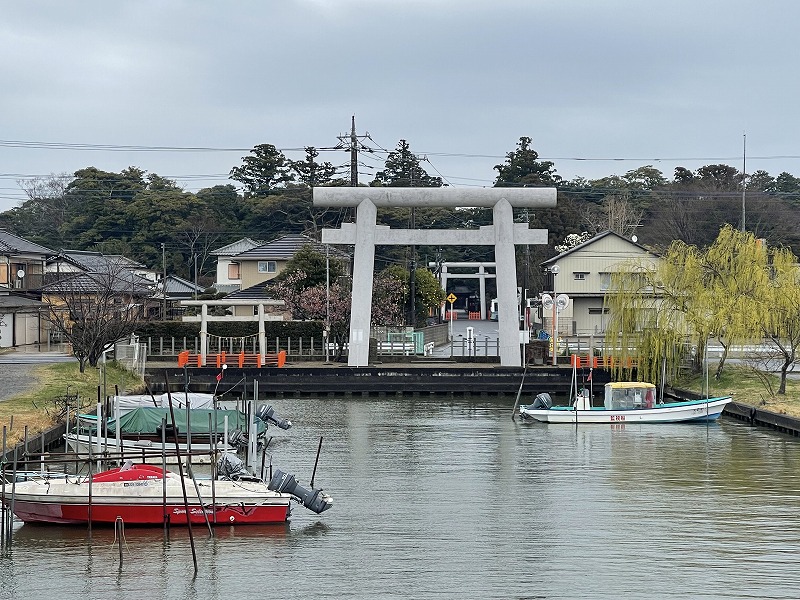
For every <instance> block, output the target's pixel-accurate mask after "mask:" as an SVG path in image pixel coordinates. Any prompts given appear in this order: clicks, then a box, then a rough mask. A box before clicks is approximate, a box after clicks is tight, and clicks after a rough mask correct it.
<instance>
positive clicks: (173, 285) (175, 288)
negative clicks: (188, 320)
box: [167, 275, 205, 295]
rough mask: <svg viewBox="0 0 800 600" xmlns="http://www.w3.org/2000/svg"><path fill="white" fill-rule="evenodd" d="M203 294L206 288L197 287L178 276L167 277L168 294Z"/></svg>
mask: <svg viewBox="0 0 800 600" xmlns="http://www.w3.org/2000/svg"><path fill="white" fill-rule="evenodd" d="M195 290H196V291H197V292H203V291H205V288H204V287H203V286H201V285H195V284H194V283H192V282H191V281H187V280H186V279H183V278H181V277H178V276H177V275H169V276H168V277H167V294H168V295H169V294H180V293H183V294H186V293H189V294H193V293H194V292H195Z"/></svg>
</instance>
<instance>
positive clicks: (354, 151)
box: [337, 115, 370, 187]
mask: <svg viewBox="0 0 800 600" xmlns="http://www.w3.org/2000/svg"><path fill="white" fill-rule="evenodd" d="M367 138H369V133H365V134H364V135H358V134H356V116H355V115H353V117H352V119H351V123H350V134H349V135H340V136H337V139H338V140H339V145H338V146H337V148H341V149H342V150H345V151H348V152H350V187H358V151H359V150H367V151H369V150H370V149H369V148H367V147H366V146H364V144H362V143H361V140H364V139H367Z"/></svg>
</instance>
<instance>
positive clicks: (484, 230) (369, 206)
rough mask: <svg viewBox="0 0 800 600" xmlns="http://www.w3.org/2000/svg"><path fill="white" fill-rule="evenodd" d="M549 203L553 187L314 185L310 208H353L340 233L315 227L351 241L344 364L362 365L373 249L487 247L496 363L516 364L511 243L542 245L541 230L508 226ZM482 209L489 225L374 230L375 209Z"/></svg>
mask: <svg viewBox="0 0 800 600" xmlns="http://www.w3.org/2000/svg"><path fill="white" fill-rule="evenodd" d="M555 205H556V190H555V188H486V189H483V188H481V189H467V190H462V189H455V188H381V187H375V188H359V187H356V188H344V187H316V188H314V206H332V207H346V206H355V207H357V208H356V222H355V224H353V223H342V227H341V229H323V230H322V242H323V243H325V244H351V245H352V244H354V245H355V247H356V248H355V254H354V256H353V294H352V300H351V305H350V306H351V314H350V342H349V351H348V359H347V364H348V365H349V366H351V367H365V366H367V365H368V364H369V331H370V322H371V317H372V278H373V272H374V268H375V246H389V245H402V246H412V245H413V246H494V248H495V263H496V273H497V302H498V304H499V307H498V308H499V319H498V329H499V338H500V341H499V344H500V364H501V365H503V366H509V367H518V366H521V364H522V359H521V357H520V348H519V346H520V342H519V321H518V316H517V263H516V257H515V252H514V246H515V245H516V244H546V243H547V230H546V229H529V228H528V224H527V223H514V214H513V209H514V208H515V207H516V208H542V207H553V206H555ZM417 206H420V207H432V206H444V207H452V208H457V207H463V206H475V207H479V206H483V207H491V208H492V210H493V225H486V226H482V227H481V228H480V229H477V230H475V229H390V228H389V227H387V226H385V225H377V224H376V218H377V212H378V211H377V208H378V207H417Z"/></svg>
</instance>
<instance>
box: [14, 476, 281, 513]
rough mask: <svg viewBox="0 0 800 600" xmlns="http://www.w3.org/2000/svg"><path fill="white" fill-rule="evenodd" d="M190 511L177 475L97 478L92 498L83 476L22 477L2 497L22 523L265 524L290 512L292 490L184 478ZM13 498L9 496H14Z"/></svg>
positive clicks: (252, 483) (243, 483) (250, 483)
mask: <svg viewBox="0 0 800 600" xmlns="http://www.w3.org/2000/svg"><path fill="white" fill-rule="evenodd" d="M185 483H186V493H187V501H188V515H187V510H186V504H184V498H183V489H182V486H181V483H180V477H179V476H177V475H174V474H172V475H171V476H170V477H168V478H167V486H166V494H165V493H164V484H163V480H162V479H151V480H137V481H116V482H95V483H93V485H92V490H91V498H90V495H89V484H88V483H87V482H85V481H84V482H81V483H75V482H70V481H69V480H67V481H55V480H53V481H50V480H39V481H26V482H22V483H16V484H15V485H14V487H13V489H11V490H9V489H8V488H7V490H6V498H5V503H6V505H7V506H9V507H11V508H12V509H13V512H14V514H15V515H16V516H17V517H18V518H19V519H20V520H22V521H24V522H26V523H58V524H86V523H88V522H89V521H90V520H91V522H92V523H93V524H98V525H102V524H109V525H111V524H113V523H115V522H116V521H117V519H118V518H121V519H122V520H123V521H124V522H125V523H126V524H129V525H154V526H161V525H163V524H164V523H165V521H168V522H169V524H170V525H186V524H187V522H188V521H191V522H192V523H202V524H205V522H206V517H208V520H209V522H210V523H212V524H219V525H266V524H271V523H285V522H286V521H287V520H288V519H289V516H290V514H291V510H290V502H291V496H290V495H288V494H282V493H277V492H273V491H270V490H268V489H267V487H266V484H264V483H263V482H242V481H236V482H232V481H216V482H214V486H213V490H212V482H211V481H210V480H197V486H198V489H199V490H200V494H199V495H200V498H201V499H202V501H201V500H200V499H198V494H197V491H196V490H195V487H194V485H195V482H194V481H192V480H191V479H188V478H187V479H186V482H185ZM12 498H13V500H12Z"/></svg>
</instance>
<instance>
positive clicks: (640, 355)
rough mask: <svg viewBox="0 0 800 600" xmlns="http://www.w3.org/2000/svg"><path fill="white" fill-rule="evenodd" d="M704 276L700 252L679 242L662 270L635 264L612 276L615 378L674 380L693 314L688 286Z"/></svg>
mask: <svg viewBox="0 0 800 600" xmlns="http://www.w3.org/2000/svg"><path fill="white" fill-rule="evenodd" d="M700 273H701V261H700V260H699V256H698V254H697V252H696V249H694V248H692V247H690V246H686V245H685V244H682V243H680V242H675V243H674V244H673V245H672V246H671V247H670V249H669V252H668V253H667V255H666V256H665V257H664V259H663V261H662V262H661V263H660V264H659V265H657V266H656V265H653V266H648V265H646V264H643V263H640V262H636V261H630V262H627V263H623V264H621V265H619V267H618V270H617V271H616V272H615V273H613V274H612V277H611V288H610V290H609V292H608V293H607V294H606V298H605V305H606V307H607V308H608V309H609V322H608V326H607V327H606V343H605V347H606V352H607V353H608V354H610V355H611V357H613V358H614V359H615V360H614V362H613V363H612V364H613V367H612V370H613V371H614V376H615V377H617V378H627V377H629V376H630V373H629V372H628V367H627V366H628V365H629V364H631V363H634V362H635V363H636V364H637V365H638V368H637V370H636V373H637V376H638V377H639V378H640V379H641V380H644V381H651V382H653V383H660V382H661V380H662V372H664V371H663V370H664V368H665V367H666V369H667V372H668V373H669V374H670V375H673V374H674V373H675V372H676V371H677V367H678V364H679V362H680V359H681V357H682V355H683V351H682V348H683V345H684V342H685V339H686V334H687V327H688V320H687V317H688V316H689V315H690V314H691V312H692V295H691V291H690V290H691V288H690V287H689V285H688V284H689V282H691V281H694V280H695V279H697V278H698V277H699V275H700Z"/></svg>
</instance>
